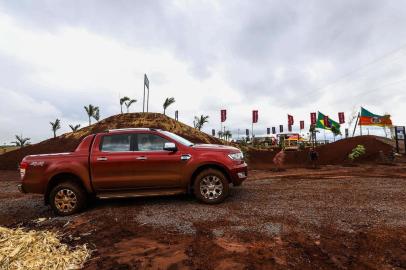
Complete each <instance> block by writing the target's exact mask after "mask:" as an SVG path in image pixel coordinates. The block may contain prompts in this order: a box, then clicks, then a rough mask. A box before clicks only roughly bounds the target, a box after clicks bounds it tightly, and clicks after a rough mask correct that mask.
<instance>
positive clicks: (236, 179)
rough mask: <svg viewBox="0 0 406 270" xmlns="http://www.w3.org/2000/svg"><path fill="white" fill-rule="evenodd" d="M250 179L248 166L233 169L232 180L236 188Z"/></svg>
mask: <svg viewBox="0 0 406 270" xmlns="http://www.w3.org/2000/svg"><path fill="white" fill-rule="evenodd" d="M247 177H248V166H247V164H246V163H243V164H241V165H238V166H236V167H234V168H233V169H231V180H232V182H233V185H234V186H239V185H241V184H242V182H244V180H245V179H247Z"/></svg>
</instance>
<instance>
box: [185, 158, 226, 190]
mask: <svg viewBox="0 0 406 270" xmlns="http://www.w3.org/2000/svg"><path fill="white" fill-rule="evenodd" d="M207 169H215V170H218V171H220V172H222V173H223V174H224V176H225V177H226V178H227V181H228V182H229V183H231V182H232V180H231V175H230V173H229V172H228V170H227V168H226V167H224V166H223V165H220V164H218V163H206V164H202V165H200V166H198V167H197V168H196V169H195V170H194V172H193V174H192V175H191V177H190V181H189V189H188V191H189V192H191V191H192V189H193V185H194V183H195V180H196V177H197V176H198V175H199V173H201V172H202V171H204V170H207Z"/></svg>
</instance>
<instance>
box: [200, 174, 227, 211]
mask: <svg viewBox="0 0 406 270" xmlns="http://www.w3.org/2000/svg"><path fill="white" fill-rule="evenodd" d="M207 182H211V183H213V184H214V187H210V189H209V188H206V189H205V188H204V185H206V184H207ZM205 183H206V184H205ZM220 183H221V186H222V190H221V193H220V194H219V190H218V187H219V185H220ZM206 186H207V185H206ZM216 188H217V190H216ZM229 189H230V188H229V182H228V180H227V178H226V177H225V175H224V174H223V173H222V172H221V171H219V170H216V169H206V170H204V171H202V172H201V173H199V174H198V175H197V176H196V179H195V182H194V185H193V190H194V194H195V196H196V198H197V199H198V200H199V201H201V202H203V203H207V204H216V203H221V202H222V201H224V199H225V198H226V197H227V196H228V193H229Z"/></svg>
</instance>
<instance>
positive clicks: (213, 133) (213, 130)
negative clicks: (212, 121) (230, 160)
mask: <svg viewBox="0 0 406 270" xmlns="http://www.w3.org/2000/svg"><path fill="white" fill-rule="evenodd" d="M211 136H213V137H214V136H216V130H215V129H214V128H213V129H212V130H211Z"/></svg>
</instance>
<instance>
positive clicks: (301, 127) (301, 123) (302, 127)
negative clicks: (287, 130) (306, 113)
mask: <svg viewBox="0 0 406 270" xmlns="http://www.w3.org/2000/svg"><path fill="white" fill-rule="evenodd" d="M300 129H304V121H303V120H301V121H300Z"/></svg>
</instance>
